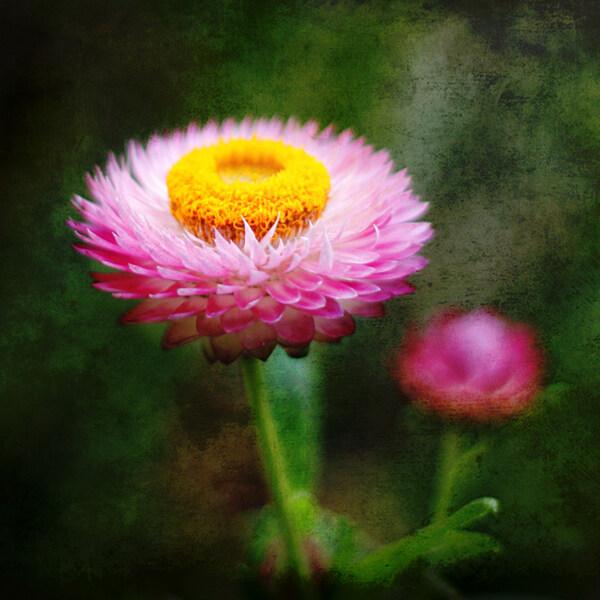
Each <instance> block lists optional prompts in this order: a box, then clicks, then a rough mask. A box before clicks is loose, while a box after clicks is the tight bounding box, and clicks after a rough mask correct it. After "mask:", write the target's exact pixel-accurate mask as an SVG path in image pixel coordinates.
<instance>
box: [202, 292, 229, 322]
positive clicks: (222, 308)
mask: <svg viewBox="0 0 600 600" xmlns="http://www.w3.org/2000/svg"><path fill="white" fill-rule="evenodd" d="M234 305H235V300H234V299H233V296H232V295H231V294H228V295H226V296H217V295H216V294H213V295H212V296H209V297H208V303H207V305H206V316H207V317H218V316H220V315H222V314H223V313H224V312H227V311H228V310H229V309H230V308H232V307H233V306H234Z"/></svg>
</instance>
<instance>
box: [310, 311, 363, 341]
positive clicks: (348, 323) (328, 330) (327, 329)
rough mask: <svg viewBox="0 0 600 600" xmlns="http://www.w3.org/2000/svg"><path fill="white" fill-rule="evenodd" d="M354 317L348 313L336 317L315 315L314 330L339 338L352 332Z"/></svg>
mask: <svg viewBox="0 0 600 600" xmlns="http://www.w3.org/2000/svg"><path fill="white" fill-rule="evenodd" d="M354 327H355V325H354V319H353V318H352V317H351V316H350V315H349V314H348V313H344V315H343V316H341V317H338V318H337V319H324V318H322V317H315V330H316V331H318V332H319V333H322V334H324V335H326V336H327V337H330V338H334V339H335V338H340V337H343V336H345V335H350V334H351V333H354Z"/></svg>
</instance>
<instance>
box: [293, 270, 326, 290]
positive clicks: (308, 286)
mask: <svg viewBox="0 0 600 600" xmlns="http://www.w3.org/2000/svg"><path fill="white" fill-rule="evenodd" d="M286 280H287V281H289V282H290V283H291V284H293V285H295V286H296V287H297V288H299V289H301V290H304V291H307V292H313V291H314V290H316V289H317V288H318V287H319V286H320V285H321V282H322V281H323V279H322V277H320V276H319V275H315V274H314V273H309V272H308V271H301V270H299V269H297V270H296V271H294V272H292V273H290V274H289V275H288V276H287V278H286Z"/></svg>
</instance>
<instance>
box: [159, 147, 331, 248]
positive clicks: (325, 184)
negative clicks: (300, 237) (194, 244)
mask: <svg viewBox="0 0 600 600" xmlns="http://www.w3.org/2000/svg"><path fill="white" fill-rule="evenodd" d="M329 188H330V182H329V175H328V174H327V170H326V169H325V167H324V166H323V164H321V163H320V162H319V161H318V160H316V159H315V158H313V157H312V156H309V155H308V154H306V152H304V151H303V150H300V149H299V148H293V147H291V146H286V145H285V144H284V143H283V142H276V141H269V140H258V139H251V140H231V141H228V142H223V141H222V142H219V143H218V144H216V145H214V146H208V147H206V148H197V149H195V150H192V152H190V153H189V154H186V155H185V156H184V157H183V158H181V159H180V160H179V162H177V163H176V164H175V165H174V166H173V167H172V168H171V170H170V171H169V173H168V175H167V189H168V191H169V200H170V207H171V213H172V214H173V216H174V217H175V218H176V219H177V220H178V221H179V222H180V223H181V224H182V225H183V226H184V227H186V228H187V229H188V230H189V231H191V232H192V233H193V234H195V235H196V236H198V237H200V238H202V239H204V240H206V241H211V240H212V239H213V237H214V230H215V229H216V230H217V231H219V233H221V234H222V235H223V236H224V237H225V238H227V239H229V240H233V241H236V242H239V241H241V240H242V239H243V237H244V219H245V220H246V222H247V223H248V225H249V226H250V228H251V229H252V231H253V232H254V234H255V235H256V237H257V239H259V240H260V239H261V238H262V237H264V235H265V234H266V233H267V232H268V231H269V229H270V228H271V227H272V226H273V225H274V224H275V223H277V227H276V229H275V237H277V236H280V237H283V238H286V237H288V236H290V235H294V234H296V233H298V232H299V231H301V230H302V229H304V228H305V227H306V226H307V225H308V224H309V222H310V221H312V220H314V219H316V218H318V217H319V216H320V215H321V213H322V212H323V209H324V208H325V204H326V203H327V199H328V195H329Z"/></svg>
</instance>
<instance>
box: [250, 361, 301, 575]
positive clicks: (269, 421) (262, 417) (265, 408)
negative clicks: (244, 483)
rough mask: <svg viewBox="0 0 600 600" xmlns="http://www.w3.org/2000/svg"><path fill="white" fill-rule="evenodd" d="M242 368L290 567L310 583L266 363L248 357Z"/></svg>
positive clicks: (268, 483)
mask: <svg viewBox="0 0 600 600" xmlns="http://www.w3.org/2000/svg"><path fill="white" fill-rule="evenodd" d="M242 368H243V371H244V380H245V384H246V393H247V394H248V400H249V402H250V408H251V410H252V415H253V417H254V422H255V425H256V430H257V433H258V442H259V446H260V451H261V456H262V461H263V467H264V470H265V475H266V479H267V485H268V486H269V490H270V492H271V497H272V499H273V504H274V506H275V510H276V513H277V517H278V519H279V526H280V529H281V535H282V537H283V542H284V544H285V546H286V550H287V556H288V560H289V563H290V567H291V569H292V571H293V572H294V573H295V575H296V576H297V577H298V578H299V579H300V581H302V582H306V581H307V580H308V579H309V577H310V569H309V566H308V561H307V557H306V554H305V552H304V551H303V548H302V540H301V536H300V533H299V531H298V527H297V524H296V519H295V517H294V512H293V510H292V503H291V500H292V489H291V486H290V480H289V476H288V472H287V468H286V464H285V457H284V456H283V453H282V450H281V446H280V443H279V437H278V432H277V423H276V422H275V420H274V419H273V415H272V414H271V410H270V406H269V399H268V397H267V392H266V388H265V381H264V372H263V369H262V363H261V362H260V361H259V360H258V359H256V358H253V357H249V358H244V359H243V360H242Z"/></svg>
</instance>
